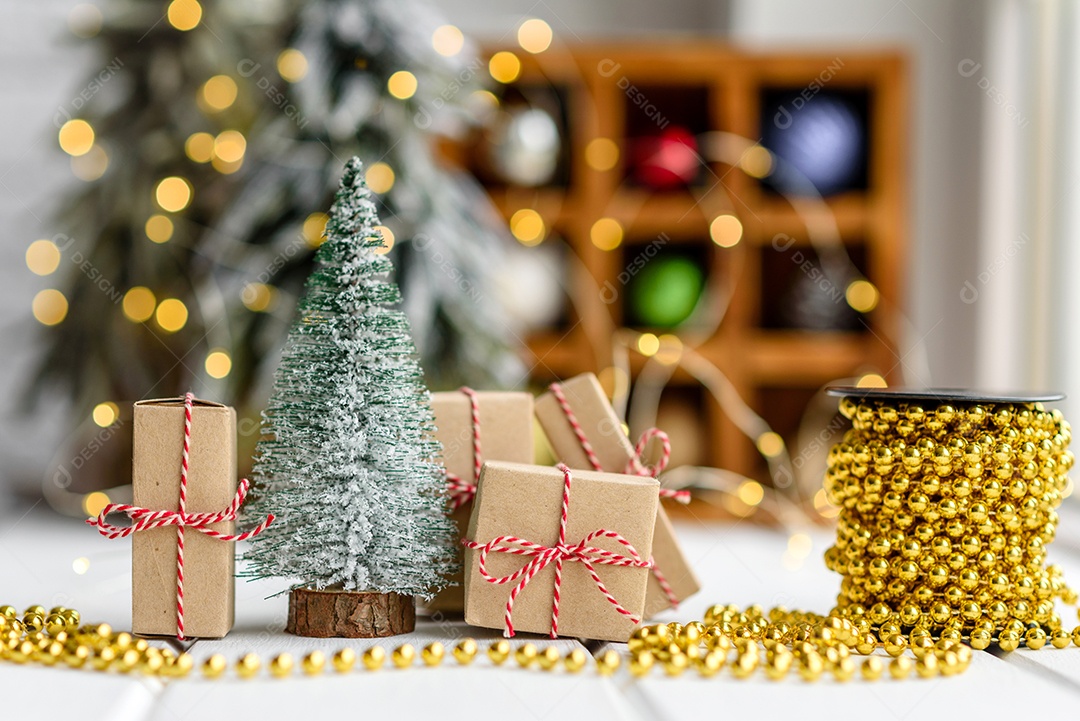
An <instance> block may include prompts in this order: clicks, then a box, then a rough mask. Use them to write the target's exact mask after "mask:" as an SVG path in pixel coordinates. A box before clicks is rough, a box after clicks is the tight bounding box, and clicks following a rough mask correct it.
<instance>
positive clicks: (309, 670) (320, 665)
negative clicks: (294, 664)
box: [300, 651, 326, 676]
mask: <svg viewBox="0 0 1080 721" xmlns="http://www.w3.org/2000/svg"><path fill="white" fill-rule="evenodd" d="M300 668H302V669H303V671H304V673H305V674H307V675H308V676H318V675H319V674H320V673H322V672H323V669H324V668H326V654H325V653H323V652H322V651H312V652H311V653H309V654H307V655H305V656H304V658H303V659H302V660H301V661H300Z"/></svg>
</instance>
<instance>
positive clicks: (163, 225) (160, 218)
mask: <svg viewBox="0 0 1080 721" xmlns="http://www.w3.org/2000/svg"><path fill="white" fill-rule="evenodd" d="M143 230H144V231H145V232H146V237H147V238H149V239H150V240H152V241H154V242H155V243H167V242H169V240H170V239H171V238H172V236H173V230H174V228H173V222H172V220H170V219H169V217H168V216H166V215H160V214H158V215H151V216H150V217H149V218H147V219H146V225H145V226H144V228H143Z"/></svg>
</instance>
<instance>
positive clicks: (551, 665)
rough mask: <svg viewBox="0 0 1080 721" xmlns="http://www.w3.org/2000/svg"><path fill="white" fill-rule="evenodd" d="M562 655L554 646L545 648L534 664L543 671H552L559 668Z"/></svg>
mask: <svg viewBox="0 0 1080 721" xmlns="http://www.w3.org/2000/svg"><path fill="white" fill-rule="evenodd" d="M561 660H562V653H561V652H560V651H559V649H558V647H556V646H545V647H544V650H542V651H541V652H540V654H539V655H538V656H537V657H536V664H537V665H538V666H539V667H540V668H541V670H543V671H553V670H555V669H556V668H557V667H558V666H559V661H561Z"/></svg>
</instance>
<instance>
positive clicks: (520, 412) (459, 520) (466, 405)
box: [424, 390, 534, 614]
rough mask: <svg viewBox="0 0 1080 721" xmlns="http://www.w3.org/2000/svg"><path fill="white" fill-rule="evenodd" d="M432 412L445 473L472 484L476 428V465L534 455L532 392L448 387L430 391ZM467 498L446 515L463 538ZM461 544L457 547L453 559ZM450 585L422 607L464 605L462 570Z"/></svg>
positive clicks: (454, 609) (528, 459) (452, 609)
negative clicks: (477, 454)
mask: <svg viewBox="0 0 1080 721" xmlns="http://www.w3.org/2000/svg"><path fill="white" fill-rule="evenodd" d="M472 396H475V400H476V405H477V411H478V414H479V424H478V425H479V427H476V426H474V423H473V420H474V419H473V414H472V401H473V397H472ZM431 408H432V410H433V411H434V412H435V427H436V429H437V430H436V431H435V437H436V438H437V439H438V440H439V442H440V443H442V447H443V463H444V464H445V466H446V471H447V473H448V474H452V475H453V476H455V477H457V478H458V479H460V480H461V481H463V482H465V483H468V484H475V483H476V481H477V476H476V468H477V467H478V464H477V460H476V455H475V446H474V443H473V441H474V437H475V435H476V434H477V433H479V438H480V464H482V463H483V462H484V461H512V462H515V463H532V462H533V455H534V449H533V445H534V436H533V397H532V394H531V393H520V392H513V391H471V390H470V391H468V392H465V391H448V392H440V393H432V394H431ZM472 507H473V503H472V500H471V499H470V500H468V501H466V502H465V503H463V504H461V505H460V506H459V507H458V508H457V509H456V510H455V511H453V513H452V514H451V516H450V517H451V519H452V520H453V521H454V524H455V525H456V526H457V528H458V537H459V538H462V537H464V534H465V531H466V530H467V528H468V525H469V515H470V514H471V513H472ZM463 550H464V549H463V548H461V547H459V560H461V552H462V551H463ZM451 580H452V582H453V583H454V584H455V585H452V586H449V587H447V588H445V589H443V590H442V591H441V592H440V593H439V594H438V595H437V596H435V598H433V599H431V600H430V601H428V602H427V603H425V604H424V606H425V607H426V608H427V609H428V610H429V611H432V612H440V613H453V614H459V613H461V612H462V611H464V610H465V589H464V574H463V573H462V572H458V573H456V574H454V577H453V578H452V579H451Z"/></svg>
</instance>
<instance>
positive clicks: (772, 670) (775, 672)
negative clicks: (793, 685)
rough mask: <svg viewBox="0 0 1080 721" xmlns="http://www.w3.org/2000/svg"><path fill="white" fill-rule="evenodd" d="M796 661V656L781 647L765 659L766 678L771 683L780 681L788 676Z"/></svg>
mask: <svg viewBox="0 0 1080 721" xmlns="http://www.w3.org/2000/svg"><path fill="white" fill-rule="evenodd" d="M794 661H795V655H794V654H792V653H791V652H790V651H788V650H787V648H786V647H784V646H780V647H778V648H777V649H776V650H775V651H773V652H772V653H771V654H768V655H766V657H765V676H766V677H767V678H768V679H769V680H771V681H779V680H781V679H783V678H784V677H785V676H787V674H788V671H790V670H791V664H792V663H794Z"/></svg>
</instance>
